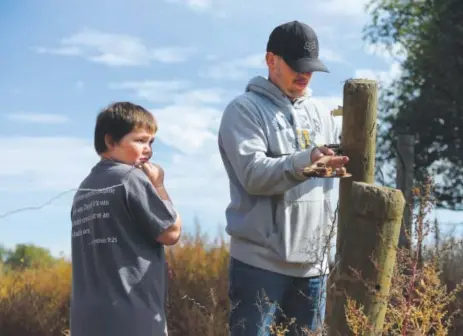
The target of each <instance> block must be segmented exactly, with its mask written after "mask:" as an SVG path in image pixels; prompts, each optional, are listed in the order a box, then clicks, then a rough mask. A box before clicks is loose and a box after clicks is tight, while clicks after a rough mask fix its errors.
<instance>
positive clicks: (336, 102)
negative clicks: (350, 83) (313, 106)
mask: <svg viewBox="0 0 463 336" xmlns="http://www.w3.org/2000/svg"><path fill="white" fill-rule="evenodd" d="M314 98H315V99H316V100H319V101H320V102H321V103H322V104H323V106H325V107H326V108H327V109H328V110H330V111H331V110H333V109H335V108H337V107H338V106H342V96H334V95H333V96H320V97H314Z"/></svg>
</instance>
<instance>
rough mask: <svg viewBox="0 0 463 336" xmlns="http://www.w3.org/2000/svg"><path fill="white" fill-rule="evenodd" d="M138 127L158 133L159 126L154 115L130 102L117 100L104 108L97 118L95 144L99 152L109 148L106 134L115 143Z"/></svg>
mask: <svg viewBox="0 0 463 336" xmlns="http://www.w3.org/2000/svg"><path fill="white" fill-rule="evenodd" d="M137 128H143V129H146V130H147V131H149V132H153V133H156V132H157V130H158V126H157V123H156V119H155V118H154V116H153V115H152V114H151V113H150V112H149V111H148V110H146V109H145V108H143V107H142V106H140V105H136V104H133V103H130V102H116V103H113V104H111V105H109V106H108V107H106V108H105V109H103V110H102V111H101V112H100V113H99V114H98V116H97V118H96V125H95V136H94V146H95V150H96V152H97V153H98V154H101V153H104V152H106V151H107V150H108V148H107V147H106V143H105V135H106V134H108V135H110V136H111V137H112V139H113V141H114V142H115V143H117V142H119V141H120V140H121V139H122V138H123V137H124V136H125V135H126V134H128V133H130V132H132V131H133V130H135V129H137Z"/></svg>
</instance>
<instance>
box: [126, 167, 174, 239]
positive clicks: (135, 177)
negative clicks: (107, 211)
mask: <svg viewBox="0 0 463 336" xmlns="http://www.w3.org/2000/svg"><path fill="white" fill-rule="evenodd" d="M126 193H127V196H126V197H127V205H128V208H129V211H130V213H131V214H132V216H133V217H134V219H135V222H136V224H137V225H139V226H141V228H142V230H143V231H145V232H146V233H147V234H149V235H150V236H152V237H154V239H155V240H156V241H157V242H159V243H161V244H164V245H174V244H175V243H177V241H178V240H179V238H180V233H181V225H182V221H181V218H180V215H179V214H178V212H177V211H176V210H175V208H174V207H173V204H172V202H171V200H170V197H169V195H168V194H167V192H166V190H165V188H164V187H163V186H160V187H159V188H155V187H154V186H153V185H152V184H151V182H150V181H149V179H148V178H147V176H146V175H145V173H143V172H142V171H141V170H138V169H137V170H134V171H132V173H131V174H129V178H128V180H127V183H126Z"/></svg>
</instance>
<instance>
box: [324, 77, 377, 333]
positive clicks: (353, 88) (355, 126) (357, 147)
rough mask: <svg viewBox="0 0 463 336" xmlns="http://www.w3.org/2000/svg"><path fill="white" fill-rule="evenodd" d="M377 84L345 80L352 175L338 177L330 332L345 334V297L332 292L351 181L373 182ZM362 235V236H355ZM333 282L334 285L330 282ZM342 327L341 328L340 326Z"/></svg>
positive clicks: (346, 146) (345, 132)
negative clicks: (342, 177)
mask: <svg viewBox="0 0 463 336" xmlns="http://www.w3.org/2000/svg"><path fill="white" fill-rule="evenodd" d="M377 95H378V93H377V83H376V81H373V80H368V79H351V80H348V81H346V82H345V83H344V91H343V107H342V115H343V121H342V135H341V147H342V151H343V154H344V155H347V156H349V158H350V162H349V163H348V165H347V169H348V171H349V172H350V173H352V177H351V178H345V179H341V181H340V188H339V215H338V225H337V233H336V236H337V239H336V259H335V269H334V276H333V277H332V278H331V279H330V281H329V289H328V293H327V295H328V298H327V300H328V302H327V305H328V306H329V307H330V309H329V311H328V314H327V317H326V318H327V324H328V328H329V332H330V335H338V332H341V335H342V336H344V333H343V331H344V330H345V328H344V329H343V330H338V331H335V329H340V325H341V324H344V326H345V327H346V325H345V314H344V305H345V298H343V297H339V296H338V295H335V294H334V293H333V291H332V289H333V287H334V289H337V287H338V284H337V282H338V278H339V275H340V273H339V272H340V265H341V264H343V263H344V261H343V254H344V253H345V252H344V251H345V250H346V248H348V247H346V244H345V243H346V237H345V236H346V234H347V233H348V232H349V231H348V230H349V228H348V226H349V223H350V220H349V217H350V213H351V210H352V206H353V203H352V200H351V197H350V195H351V187H352V182H353V181H358V182H365V183H373V182H374V175H375V155H376V115H377V100H378V98H377ZM358 238H361V237H358ZM333 283H334V285H333ZM341 329H342V328H341Z"/></svg>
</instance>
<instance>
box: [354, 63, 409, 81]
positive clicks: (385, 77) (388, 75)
mask: <svg viewBox="0 0 463 336" xmlns="http://www.w3.org/2000/svg"><path fill="white" fill-rule="evenodd" d="M401 71H402V68H401V66H400V64H399V63H397V62H395V63H392V64H391V65H390V66H389V69H388V70H375V69H357V70H356V71H355V74H354V77H355V78H364V79H372V80H376V81H378V83H379V84H380V85H383V86H388V85H389V84H391V82H392V81H393V80H394V79H396V78H398V77H399V76H400V74H401Z"/></svg>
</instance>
